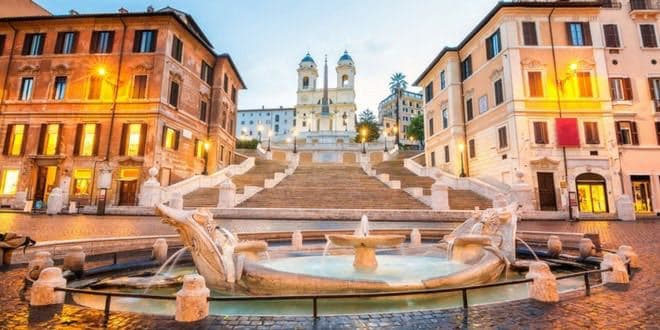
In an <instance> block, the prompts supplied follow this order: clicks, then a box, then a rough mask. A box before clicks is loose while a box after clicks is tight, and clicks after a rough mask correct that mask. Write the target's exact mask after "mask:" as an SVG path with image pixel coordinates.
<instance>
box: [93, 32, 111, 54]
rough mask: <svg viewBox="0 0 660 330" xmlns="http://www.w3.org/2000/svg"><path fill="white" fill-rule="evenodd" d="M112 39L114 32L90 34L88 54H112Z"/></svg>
mask: <svg viewBox="0 0 660 330" xmlns="http://www.w3.org/2000/svg"><path fill="white" fill-rule="evenodd" d="M114 38H115V32H114V31H94V32H92V41H91V42H90V44H89V52H90V53H92V54H109V53H112V44H113V42H114Z"/></svg>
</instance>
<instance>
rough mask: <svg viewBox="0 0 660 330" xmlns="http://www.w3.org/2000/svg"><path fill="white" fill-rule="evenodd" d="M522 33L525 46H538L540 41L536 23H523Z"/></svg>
mask: <svg viewBox="0 0 660 330" xmlns="http://www.w3.org/2000/svg"><path fill="white" fill-rule="evenodd" d="M522 31H523V43H524V44H525V46H538V44H539V39H538V36H537V34H536V22H523V23H522Z"/></svg>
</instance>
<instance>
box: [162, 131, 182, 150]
mask: <svg viewBox="0 0 660 330" xmlns="http://www.w3.org/2000/svg"><path fill="white" fill-rule="evenodd" d="M162 146H163V148H165V149H170V150H176V149H178V148H179V132H178V131H176V130H175V129H173V128H171V127H167V126H165V127H164V128H163V139H162Z"/></svg>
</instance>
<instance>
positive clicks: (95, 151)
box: [92, 124, 101, 156]
mask: <svg viewBox="0 0 660 330" xmlns="http://www.w3.org/2000/svg"><path fill="white" fill-rule="evenodd" d="M100 131H101V124H96V128H94V149H93V151H92V155H93V156H97V155H98V154H99V139H100V138H101V133H100Z"/></svg>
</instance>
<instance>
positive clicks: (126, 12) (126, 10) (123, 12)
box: [119, 7, 128, 14]
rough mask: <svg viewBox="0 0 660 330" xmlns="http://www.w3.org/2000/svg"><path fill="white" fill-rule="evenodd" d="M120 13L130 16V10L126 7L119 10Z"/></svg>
mask: <svg viewBox="0 0 660 330" xmlns="http://www.w3.org/2000/svg"><path fill="white" fill-rule="evenodd" d="M119 13H120V14H128V9H126V8H124V7H121V8H119Z"/></svg>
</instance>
